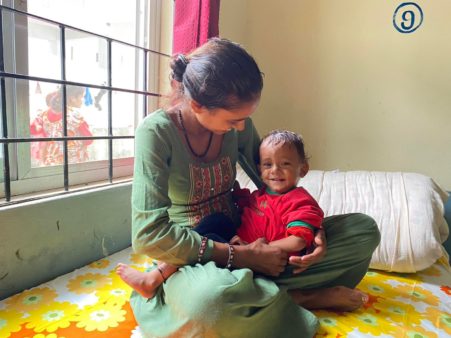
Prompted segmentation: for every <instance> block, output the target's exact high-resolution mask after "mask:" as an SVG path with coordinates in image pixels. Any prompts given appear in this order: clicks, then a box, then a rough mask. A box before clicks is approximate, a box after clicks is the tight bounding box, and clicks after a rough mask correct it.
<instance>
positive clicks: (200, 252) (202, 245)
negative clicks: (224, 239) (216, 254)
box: [197, 237, 208, 263]
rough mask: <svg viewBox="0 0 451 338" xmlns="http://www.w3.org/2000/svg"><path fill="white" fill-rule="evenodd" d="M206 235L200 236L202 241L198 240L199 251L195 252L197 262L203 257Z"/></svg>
mask: <svg viewBox="0 0 451 338" xmlns="http://www.w3.org/2000/svg"><path fill="white" fill-rule="evenodd" d="M207 240H208V238H207V237H202V241H201V242H200V247H199V253H198V254H197V262H198V263H201V262H202V258H203V257H204V253H205V249H206V248H207Z"/></svg>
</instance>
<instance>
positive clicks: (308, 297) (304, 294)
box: [288, 286, 369, 312]
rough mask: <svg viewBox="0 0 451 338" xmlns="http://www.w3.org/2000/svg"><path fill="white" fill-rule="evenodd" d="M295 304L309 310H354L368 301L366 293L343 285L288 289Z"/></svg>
mask: <svg viewBox="0 0 451 338" xmlns="http://www.w3.org/2000/svg"><path fill="white" fill-rule="evenodd" d="M288 293H289V294H290V295H291V297H293V300H294V301H295V303H296V304H299V305H301V306H302V307H305V308H306V309H309V310H315V309H330V310H335V311H340V312H344V311H354V310H356V309H358V308H359V307H361V306H362V305H364V304H365V303H366V302H368V299H369V298H368V295H367V294H366V293H364V292H361V291H359V290H355V289H350V288H347V287H345V286H335V287H332V288H326V289H316V290H299V289H295V290H289V291H288Z"/></svg>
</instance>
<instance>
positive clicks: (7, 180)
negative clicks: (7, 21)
mask: <svg viewBox="0 0 451 338" xmlns="http://www.w3.org/2000/svg"><path fill="white" fill-rule="evenodd" d="M0 70H1V71H4V70H5V59H4V55H3V10H2V8H0ZM5 86H6V83H5V79H4V78H1V79H0V87H1V88H0V90H1V94H0V95H1V100H2V127H3V128H2V137H3V138H5V139H7V138H8V119H7V115H6V90H5ZM3 159H4V162H3V177H4V186H5V199H6V201H7V202H9V201H10V200H11V177H10V171H9V150H8V143H4V144H3Z"/></svg>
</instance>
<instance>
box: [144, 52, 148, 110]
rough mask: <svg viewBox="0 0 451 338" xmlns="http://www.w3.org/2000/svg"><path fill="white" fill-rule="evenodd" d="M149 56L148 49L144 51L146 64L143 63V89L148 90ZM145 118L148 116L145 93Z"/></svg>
mask: <svg viewBox="0 0 451 338" xmlns="http://www.w3.org/2000/svg"><path fill="white" fill-rule="evenodd" d="M148 57H149V53H148V52H147V51H145V52H144V65H143V68H144V69H143V72H144V76H143V82H144V83H143V91H144V92H147V68H148ZM143 101H144V102H143V118H145V117H146V116H147V95H144V97H143Z"/></svg>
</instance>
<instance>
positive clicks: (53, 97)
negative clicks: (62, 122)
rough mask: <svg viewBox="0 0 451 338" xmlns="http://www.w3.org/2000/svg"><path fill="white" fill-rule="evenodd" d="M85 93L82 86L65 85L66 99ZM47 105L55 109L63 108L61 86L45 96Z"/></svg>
mask: <svg viewBox="0 0 451 338" xmlns="http://www.w3.org/2000/svg"><path fill="white" fill-rule="evenodd" d="M84 93H85V88H84V87H79V86H72V85H66V97H67V100H69V98H71V97H77V96H80V95H83V94H84ZM46 103H47V105H48V106H49V107H50V108H52V109H53V110H55V111H58V112H61V110H62V109H63V107H62V104H63V88H61V87H60V88H58V89H57V90H56V91H54V92H52V93H50V94H48V95H47V97H46Z"/></svg>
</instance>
